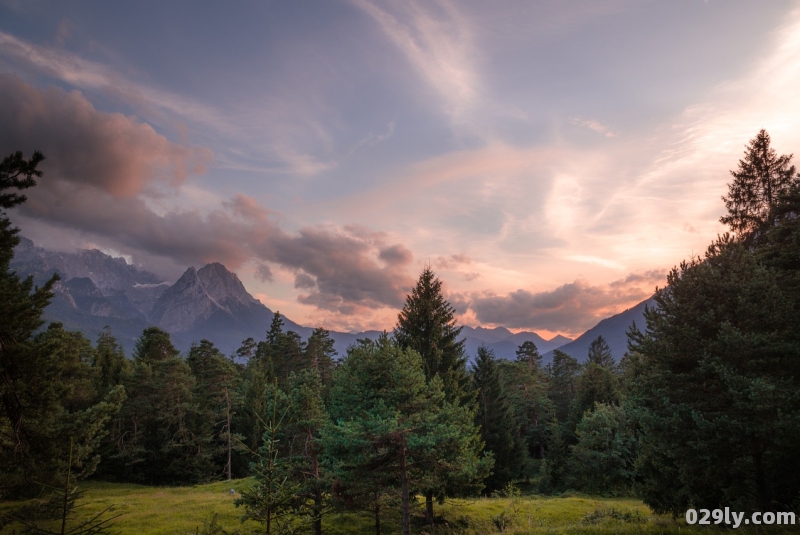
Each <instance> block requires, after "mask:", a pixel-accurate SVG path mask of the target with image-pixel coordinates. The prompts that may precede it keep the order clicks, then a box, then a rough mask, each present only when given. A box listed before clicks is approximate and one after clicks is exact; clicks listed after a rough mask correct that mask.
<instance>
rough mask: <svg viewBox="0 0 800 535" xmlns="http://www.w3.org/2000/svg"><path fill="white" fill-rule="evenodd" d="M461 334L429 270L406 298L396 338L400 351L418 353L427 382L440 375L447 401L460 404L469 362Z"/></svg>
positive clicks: (453, 312) (428, 269) (428, 268)
mask: <svg viewBox="0 0 800 535" xmlns="http://www.w3.org/2000/svg"><path fill="white" fill-rule="evenodd" d="M460 334H461V327H456V321H455V309H454V308H453V307H452V306H451V305H450V303H448V302H447V301H446V300H445V298H444V296H443V295H442V281H441V280H439V279H438V278H437V277H436V275H435V274H434V273H433V271H432V270H431V268H430V267H426V268H425V269H424V270H423V271H422V274H421V275H420V276H419V280H418V281H417V285H416V286H415V287H414V289H413V290H412V291H411V294H410V295H408V296H407V297H406V303H405V305H404V306H403V310H401V311H400V314H399V316H398V318H397V326H396V327H395V330H394V338H395V340H397V342H398V343H399V344H400V347H402V348H410V349H413V350H414V351H416V352H417V353H419V354H420V355H421V356H422V362H423V369H424V371H425V378H426V380H428V381H430V380H431V379H433V377H434V376H437V375H438V376H439V377H440V378H441V379H442V383H443V384H444V391H445V395H446V396H447V399H448V400H450V401H458V402H460V401H461V400H462V399H463V398H464V395H465V393H466V390H467V385H468V378H467V372H466V370H467V368H466V366H467V359H466V356H465V355H464V342H463V340H459V339H458V337H459V335H460Z"/></svg>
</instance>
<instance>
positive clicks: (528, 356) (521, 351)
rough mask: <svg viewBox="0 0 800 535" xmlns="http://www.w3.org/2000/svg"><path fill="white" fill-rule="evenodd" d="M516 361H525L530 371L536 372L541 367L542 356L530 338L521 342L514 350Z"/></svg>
mask: <svg viewBox="0 0 800 535" xmlns="http://www.w3.org/2000/svg"><path fill="white" fill-rule="evenodd" d="M516 355H517V362H522V363H525V364H526V365H527V366H528V367H529V368H530V369H531V371H532V372H534V373H538V372H539V371H541V367H542V356H541V355H540V354H539V349H538V348H537V347H536V344H534V343H533V342H531V341H530V340H526V341H525V342H522V344H520V345H519V346H518V347H517V350H516Z"/></svg>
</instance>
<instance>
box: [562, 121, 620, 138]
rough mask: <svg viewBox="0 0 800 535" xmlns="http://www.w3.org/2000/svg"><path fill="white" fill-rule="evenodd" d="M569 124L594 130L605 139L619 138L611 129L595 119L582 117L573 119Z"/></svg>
mask: <svg viewBox="0 0 800 535" xmlns="http://www.w3.org/2000/svg"><path fill="white" fill-rule="evenodd" d="M569 122H570V123H572V124H574V125H576V126H580V127H583V128H588V129H589V130H594V131H595V132H597V133H598V134H600V135H603V136H605V137H617V134H616V133H615V132H614V131H613V130H611V128H610V127H608V126H606V125H604V124H602V123H600V122H599V121H595V120H594V119H581V118H580V117H572V118H571V119H570V120H569Z"/></svg>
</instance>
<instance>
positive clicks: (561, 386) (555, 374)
mask: <svg viewBox="0 0 800 535" xmlns="http://www.w3.org/2000/svg"><path fill="white" fill-rule="evenodd" d="M580 368H581V365H580V364H579V363H578V361H577V360H575V359H574V358H573V357H571V356H569V355H567V354H566V353H564V352H563V351H559V350H558V349H556V350H555V351H553V362H551V363H550V364H548V365H547V372H548V376H549V383H550V388H549V396H550V399H551V400H552V401H553V406H554V410H555V417H556V419H557V420H558V421H559V422H566V421H567V420H569V418H570V413H571V410H572V402H573V400H574V399H575V395H576V393H577V390H578V373H579V371H580Z"/></svg>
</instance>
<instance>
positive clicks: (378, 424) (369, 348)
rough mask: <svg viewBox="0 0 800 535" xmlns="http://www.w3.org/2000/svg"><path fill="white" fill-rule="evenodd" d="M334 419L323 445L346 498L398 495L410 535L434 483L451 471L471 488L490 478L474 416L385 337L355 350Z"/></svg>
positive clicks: (335, 392) (344, 371) (339, 374)
mask: <svg viewBox="0 0 800 535" xmlns="http://www.w3.org/2000/svg"><path fill="white" fill-rule="evenodd" d="M331 418H332V423H331V424H330V425H329V426H328V427H327V428H326V430H325V433H324V434H323V437H324V438H323V443H324V449H325V451H326V455H328V456H329V459H331V462H332V464H333V469H334V474H335V476H336V478H337V480H338V481H339V486H340V487H341V488H342V492H343V493H348V492H349V493H353V492H354V491H356V492H361V493H365V494H366V493H368V494H369V495H370V496H377V497H378V498H379V497H380V495H381V494H383V493H385V491H386V490H389V489H393V490H396V491H397V492H398V493H399V495H400V496H401V510H402V532H403V533H404V534H407V533H410V529H411V524H410V522H411V518H410V507H411V499H412V497H413V495H414V493H415V492H418V491H419V490H421V489H424V488H426V487H427V488H430V486H431V485H432V482H431V478H432V477H433V478H436V479H437V480H442V475H441V474H442V472H443V471H447V472H449V473H450V478H452V479H457V480H460V483H461V484H464V481H466V480H473V481H475V480H479V479H480V478H482V477H483V476H484V475H485V474H484V473H483V471H484V469H485V467H486V461H485V460H481V459H479V458H478V456H477V455H476V454H475V451H476V450H477V447H478V446H480V443H479V442H477V443H476V438H477V437H476V435H475V433H474V427H473V425H472V422H471V421H470V420H471V418H472V413H471V412H470V411H469V410H468V409H467V408H465V407H460V406H458V405H455V404H452V403H449V402H447V401H446V400H445V399H444V393H443V392H442V386H441V380H440V379H438V378H436V377H435V378H434V379H432V380H431V381H430V382H429V383H426V381H425V374H424V372H423V370H422V359H421V358H420V356H419V354H418V353H417V352H416V351H414V350H411V349H406V350H403V349H401V348H400V347H398V346H397V345H396V344H394V343H392V342H391V341H390V340H389V339H388V338H387V337H385V336H384V337H382V338H381V339H380V340H378V341H377V342H375V343H372V344H367V343H362V344H361V345H359V346H357V347H354V348H353V349H352V350H351V351H350V352H349V354H348V356H347V358H346V359H345V360H344V362H343V363H342V365H341V366H340V367H339V368H338V369H337V371H336V373H335V374H334V383H333V389H332V392H331ZM377 504H378V505H380V501H379V500H378V501H377ZM379 510H380V509H379V508H378V509H376V512H379ZM378 520H379V517H376V521H378Z"/></svg>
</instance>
